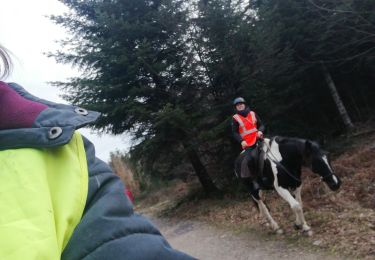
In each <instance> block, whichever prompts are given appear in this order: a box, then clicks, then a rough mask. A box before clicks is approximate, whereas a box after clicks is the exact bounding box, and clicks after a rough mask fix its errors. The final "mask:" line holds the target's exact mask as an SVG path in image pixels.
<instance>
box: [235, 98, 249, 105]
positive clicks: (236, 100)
mask: <svg viewBox="0 0 375 260" xmlns="http://www.w3.org/2000/svg"><path fill="white" fill-rule="evenodd" d="M240 103H243V104H245V103H246V101H245V99H244V98H242V97H238V98H235V99H234V100H233V105H234V106H235V105H237V104H240Z"/></svg>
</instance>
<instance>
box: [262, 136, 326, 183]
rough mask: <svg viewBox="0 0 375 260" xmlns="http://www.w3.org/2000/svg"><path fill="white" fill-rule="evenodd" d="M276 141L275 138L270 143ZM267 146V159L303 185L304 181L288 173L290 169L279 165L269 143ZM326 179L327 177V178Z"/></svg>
mask: <svg viewBox="0 0 375 260" xmlns="http://www.w3.org/2000/svg"><path fill="white" fill-rule="evenodd" d="M274 139H275V138H272V139H271V140H270V143H272V142H273V140H274ZM265 144H266V147H267V151H266V156H267V158H268V159H269V160H270V161H272V162H273V163H275V164H276V165H277V166H279V167H280V168H281V169H283V170H284V171H285V172H286V173H287V175H288V176H289V177H291V178H292V179H293V180H295V181H297V182H299V183H302V181H301V180H300V179H298V178H297V177H296V176H294V175H293V174H292V173H290V172H289V171H288V169H287V168H286V167H285V166H284V165H282V164H281V163H279V162H278V161H277V160H276V156H275V155H274V154H273V153H272V151H271V147H270V145H269V144H267V143H265ZM269 154H271V155H272V157H273V158H271V157H270V156H269ZM326 177H327V176H326ZM326 177H324V178H326Z"/></svg>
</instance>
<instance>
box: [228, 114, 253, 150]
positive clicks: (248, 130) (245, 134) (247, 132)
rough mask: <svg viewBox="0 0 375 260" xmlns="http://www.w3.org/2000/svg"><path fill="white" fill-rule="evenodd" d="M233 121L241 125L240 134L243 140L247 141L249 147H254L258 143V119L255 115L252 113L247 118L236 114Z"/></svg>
mask: <svg viewBox="0 0 375 260" xmlns="http://www.w3.org/2000/svg"><path fill="white" fill-rule="evenodd" d="M233 119H234V120H235V121H236V122H237V123H238V124H239V129H238V130H239V134H240V136H241V138H242V140H244V141H246V144H247V145H246V147H244V149H246V148H247V147H250V146H253V145H254V144H255V143H256V141H257V132H258V129H257V119H256V116H255V113H254V112H253V111H250V112H249V113H248V114H247V116H246V117H244V116H242V115H240V114H235V115H234V116H233Z"/></svg>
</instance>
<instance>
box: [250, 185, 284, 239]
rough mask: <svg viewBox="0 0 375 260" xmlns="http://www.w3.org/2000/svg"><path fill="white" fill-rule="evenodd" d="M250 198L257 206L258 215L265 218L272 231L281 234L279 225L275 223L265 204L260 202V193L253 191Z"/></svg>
mask: <svg viewBox="0 0 375 260" xmlns="http://www.w3.org/2000/svg"><path fill="white" fill-rule="evenodd" d="M251 197H252V198H253V199H254V201H255V202H256V203H257V204H258V208H259V211H260V214H261V215H262V216H263V217H266V219H267V220H268V222H269V223H270V224H271V227H272V229H273V230H274V231H275V232H276V233H277V234H282V233H283V230H282V229H281V228H280V227H279V225H278V224H277V223H276V221H275V220H274V219H273V218H272V216H271V214H270V212H269V210H268V208H267V206H266V204H265V203H264V202H263V200H262V191H253V192H251Z"/></svg>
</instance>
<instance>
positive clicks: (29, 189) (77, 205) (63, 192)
mask: <svg viewBox="0 0 375 260" xmlns="http://www.w3.org/2000/svg"><path fill="white" fill-rule="evenodd" d="M0 61H1V65H0V72H1V73H0V76H1V77H3V76H5V75H6V74H7V73H8V72H9V64H10V61H9V56H8V55H7V53H6V52H5V51H4V49H2V48H0ZM98 116H99V113H97V112H92V111H87V110H85V109H82V108H78V107H73V106H69V105H62V104H56V103H53V102H49V101H46V100H42V99H39V98H37V97H35V96H32V95H31V94H29V93H28V92H26V91H25V90H24V89H23V88H22V87H21V86H19V85H18V84H15V83H9V84H8V83H4V82H2V81H0V200H1V203H0V212H1V217H0V240H1V248H0V259H37V260H39V259H48V260H51V259H68V260H75V259H193V258H192V257H190V256H188V255H186V254H184V253H182V252H179V251H177V250H174V249H173V248H171V246H170V245H169V244H168V242H167V241H166V240H165V239H164V237H163V236H162V235H161V234H160V232H159V231H158V229H157V228H155V227H154V226H153V224H152V223H151V222H150V221H149V220H147V219H146V218H144V217H142V216H140V215H137V214H136V213H134V212H133V209H132V204H131V202H130V200H129V198H128V197H127V196H126V195H125V194H124V187H123V184H122V182H121V181H120V179H119V178H118V177H117V176H115V174H113V173H112V171H111V169H110V167H109V166H108V165H107V164H105V163H104V162H103V161H101V160H99V159H97V158H96V157H95V150H94V146H93V145H92V144H91V143H90V142H89V141H88V140H87V139H86V138H85V137H83V136H81V134H80V133H79V132H78V131H76V130H77V129H78V128H81V127H83V126H85V125H87V124H89V123H92V122H94V121H95V120H96V119H97V118H98Z"/></svg>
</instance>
